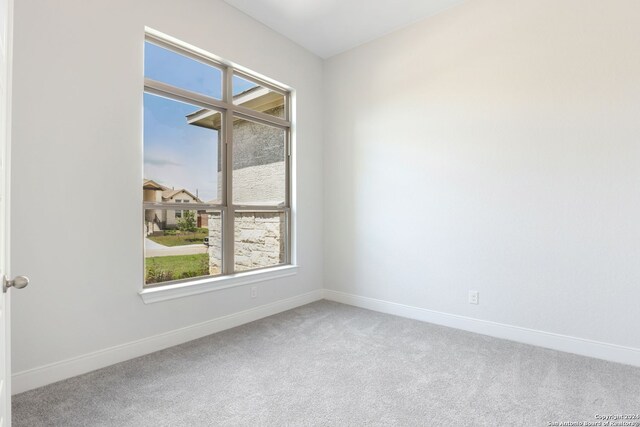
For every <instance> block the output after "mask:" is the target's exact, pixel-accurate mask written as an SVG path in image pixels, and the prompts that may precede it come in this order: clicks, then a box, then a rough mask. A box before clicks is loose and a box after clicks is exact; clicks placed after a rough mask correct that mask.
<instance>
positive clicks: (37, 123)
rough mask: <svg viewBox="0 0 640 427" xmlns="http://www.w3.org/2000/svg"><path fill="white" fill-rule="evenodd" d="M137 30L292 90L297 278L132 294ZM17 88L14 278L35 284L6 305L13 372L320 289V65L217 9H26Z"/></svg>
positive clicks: (155, 4) (137, 259)
mask: <svg viewBox="0 0 640 427" xmlns="http://www.w3.org/2000/svg"><path fill="white" fill-rule="evenodd" d="M145 25H146V26H149V27H152V28H154V29H157V30H159V31H162V32H164V33H167V34H170V35H172V36H174V37H176V38H178V39H181V40H183V41H185V42H188V43H190V44H193V45H195V46H198V47H200V48H203V49H205V50H207V51H210V52H212V53H214V54H216V55H219V56H221V57H223V58H226V59H228V60H230V61H233V62H235V63H238V64H241V65H243V66H245V67H248V68H250V69H252V70H254V71H256V72H259V73H261V74H264V75H266V76H269V77H271V78H273V79H276V80H278V81H281V82H283V83H285V84H288V85H290V86H292V87H294V88H295V89H296V90H297V107H298V110H299V111H301V112H304V114H300V115H299V118H298V121H297V171H298V173H297V177H296V178H297V184H298V188H299V189H304V191H298V193H297V207H298V212H297V215H298V216H297V238H298V240H297V242H298V251H297V259H298V264H299V265H300V270H299V274H298V275H297V276H294V277H288V278H283V279H280V280H274V281H271V282H264V283H261V284H259V285H258V286H259V291H258V298H257V299H250V297H249V289H248V287H238V288H233V289H227V290H223V291H218V292H212V293H208V294H201V295H197V296H193V297H187V298H183V299H178V300H172V301H165V302H160V303H156V304H151V305H144V304H143V302H142V300H141V299H140V297H139V296H138V295H137V292H138V290H139V288H140V286H141V281H142V268H143V266H142V262H143V257H142V241H141V236H142V235H143V224H142V221H141V218H142V216H141V210H140V209H141V202H142V192H141V187H140V184H141V182H142V181H141V180H142V139H141V136H142V89H143V69H142V67H143V57H142V54H143V36H144V27H145ZM14 76H15V78H14V83H15V87H14V100H15V104H14V110H13V117H14V122H13V125H14V137H13V139H14V146H13V168H12V169H13V172H14V174H13V183H14V189H13V205H12V214H13V224H12V227H13V235H12V236H13V258H12V262H13V265H12V267H13V268H12V270H13V272H14V273H15V274H27V275H29V277H30V278H31V281H32V283H31V285H29V288H27V289H25V290H23V291H20V292H15V293H14V295H13V301H12V302H13V310H12V312H13V338H14V340H13V371H14V373H16V374H18V375H20V373H21V372H23V371H25V370H30V369H33V368H38V367H41V366H43V365H46V364H49V363H55V362H59V361H62V360H66V359H69V358H73V357H77V356H82V355H84V354H87V353H90V352H94V351H98V350H102V349H106V348H109V347H112V346H116V345H120V344H125V343H129V342H131V341H134V340H139V339H143V338H146V337H150V336H154V335H156V334H161V333H164V332H167V331H171V330H174V329H177V328H181V327H186V326H189V325H193V324H196V323H199V322H205V321H207V320H209V319H213V318H218V317H220V316H225V315H228V314H231V313H236V312H239V311H241V310H246V309H249V308H251V307H255V306H259V305H264V304H268V303H272V302H274V301H279V300H282V299H285V298H289V297H292V296H295V295H300V294H305V293H308V292H310V291H313V290H318V289H320V288H321V287H322V211H321V209H319V207H320V206H321V203H322V164H321V161H319V159H321V158H322V138H321V136H322V122H321V113H322V110H321V99H322V97H321V88H322V62H321V61H320V60H319V59H318V58H317V57H315V56H313V55H312V54H310V53H308V52H307V51H305V50H303V49H302V48H300V47H299V46H297V45H295V44H294V43H292V42H290V41H288V40H287V39H285V38H284V37H282V36H280V35H278V34H276V33H274V32H273V31H271V30H269V29H267V28H266V27H264V26H262V25H261V24H258V23H257V22H256V21H254V20H252V19H250V18H249V17H247V16H246V15H244V14H243V13H241V12H239V11H237V10H236V9H234V8H232V7H230V6H228V5H227V4H225V3H223V2H222V1H218V0H188V1H174V0H161V1H158V0H145V1H126V0H118V1H113V0H109V1H107V0H101V1H84V0H66V1H64V2H58V1H56V2H51V1H46V0H25V1H18V2H16V5H15V71H14ZM105 203H107V204H108V203H113V204H114V205H113V206H112V208H109V209H106V210H105V207H108V206H109V205H105ZM105 212H112V214H110V215H105V214H104V213H105Z"/></svg>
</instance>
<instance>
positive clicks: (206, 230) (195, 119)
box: [142, 35, 291, 287]
mask: <svg viewBox="0 0 640 427" xmlns="http://www.w3.org/2000/svg"><path fill="white" fill-rule="evenodd" d="M144 73H145V93H144V143H143V144H144V167H143V169H144V180H143V183H142V191H143V210H144V256H145V269H144V270H145V271H144V286H145V287H150V286H158V285H162V284H167V283H173V282H177V281H186V280H192V279H193V278H206V277H208V276H224V275H230V274H234V273H238V272H244V271H249V270H256V269H263V268H269V267H274V266H278V265H283V264H290V262H291V242H290V239H291V232H290V224H291V209H290V203H291V195H290V181H291V179H290V171H291V148H290V141H291V111H290V109H291V102H290V93H289V92H288V91H287V90H285V89H283V88H280V87H278V86H277V85H274V84H271V83H269V82H266V81H264V80H263V79H260V78H257V77H255V76H253V75H251V74H250V73H247V72H244V71H240V70H237V69H235V68H234V67H233V66H231V65H228V64H226V63H224V62H223V61H218V60H216V59H213V58H210V57H208V56H207V55H204V54H201V53H199V52H196V51H191V50H189V49H185V48H184V47H181V46H178V45H177V44H175V43H173V42H171V41H168V40H163V39H160V38H157V37H156V36H154V35H147V37H146V40H145V57H144Z"/></svg>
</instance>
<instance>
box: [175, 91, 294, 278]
mask: <svg viewBox="0 0 640 427" xmlns="http://www.w3.org/2000/svg"><path fill="white" fill-rule="evenodd" d="M234 103H235V104H238V105H242V106H243V107H247V108H250V109H252V110H255V111H259V112H262V113H265V114H269V115H272V116H275V117H281V118H284V112H285V105H284V97H283V96H282V95H280V94H278V93H275V92H271V91H269V90H267V89H265V88H263V87H259V86H258V87H255V88H252V89H249V90H246V91H244V92H242V93H240V94H238V95H236V96H235V97H234ZM187 122H188V123H189V124H192V125H194V126H200V127H205V128H209V129H214V130H217V131H219V130H220V129H221V114H220V113H219V112H217V111H211V110H204V109H203V110H198V111H196V112H194V113H192V114H189V115H188V116H187ZM285 144H286V141H285V132H284V131H283V130H281V129H279V128H275V127H271V126H266V125H262V124H258V123H255V122H252V121H248V120H244V119H236V120H234V123H233V182H234V185H233V192H234V197H233V198H234V202H235V203H236V204H249V205H251V204H254V205H270V206H274V205H284V195H285V188H286V177H285V171H286V167H285ZM218 172H219V174H218V177H219V178H220V170H219V171H218ZM218 185H219V186H221V185H222V179H218ZM208 224H209V244H210V246H209V267H210V273H211V274H218V273H219V272H220V266H221V243H222V240H221V236H222V233H221V218H220V215H218V214H214V215H211V216H209V219H208ZM234 234H235V236H234V237H235V264H236V265H235V269H236V271H242V270H249V269H254V268H261V267H267V266H272V265H277V264H281V263H283V262H284V255H285V246H284V245H285V241H286V222H285V215H281V214H278V213H264V212H262V213H259V212H239V213H236V222H235V233H234Z"/></svg>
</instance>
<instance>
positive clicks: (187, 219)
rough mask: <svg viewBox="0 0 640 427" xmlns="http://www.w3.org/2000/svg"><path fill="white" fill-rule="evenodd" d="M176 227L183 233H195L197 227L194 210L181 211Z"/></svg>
mask: <svg viewBox="0 0 640 427" xmlns="http://www.w3.org/2000/svg"><path fill="white" fill-rule="evenodd" d="M178 229H179V230H180V231H182V232H183V233H195V231H196V229H197V228H196V214H195V213H194V211H182V218H180V219H178Z"/></svg>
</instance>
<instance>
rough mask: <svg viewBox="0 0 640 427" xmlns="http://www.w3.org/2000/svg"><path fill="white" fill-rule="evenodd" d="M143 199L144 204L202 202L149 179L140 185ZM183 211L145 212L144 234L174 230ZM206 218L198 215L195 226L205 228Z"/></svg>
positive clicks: (183, 191)
mask: <svg viewBox="0 0 640 427" xmlns="http://www.w3.org/2000/svg"><path fill="white" fill-rule="evenodd" d="M142 189H143V197H144V201H145V202H164V203H175V204H180V203H202V201H201V200H200V199H199V198H198V197H197V196H195V195H193V194H192V193H191V192H190V191H188V190H186V189H184V188H181V189H178V190H176V189H174V188H169V187H166V186H164V185H162V184H158V183H157V182H155V181H153V180H151V179H145V180H144V182H143V185H142ZM183 212H184V211H183V210H181V209H178V206H176V210H168V209H148V210H145V225H146V230H145V232H146V234H147V235H150V234H153V233H157V232H161V231H163V230H167V229H174V228H177V226H178V221H179V219H180V218H181V217H182V215H183ZM207 219H208V216H207V215H206V214H204V213H202V214H201V213H198V215H197V226H198V227H207Z"/></svg>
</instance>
